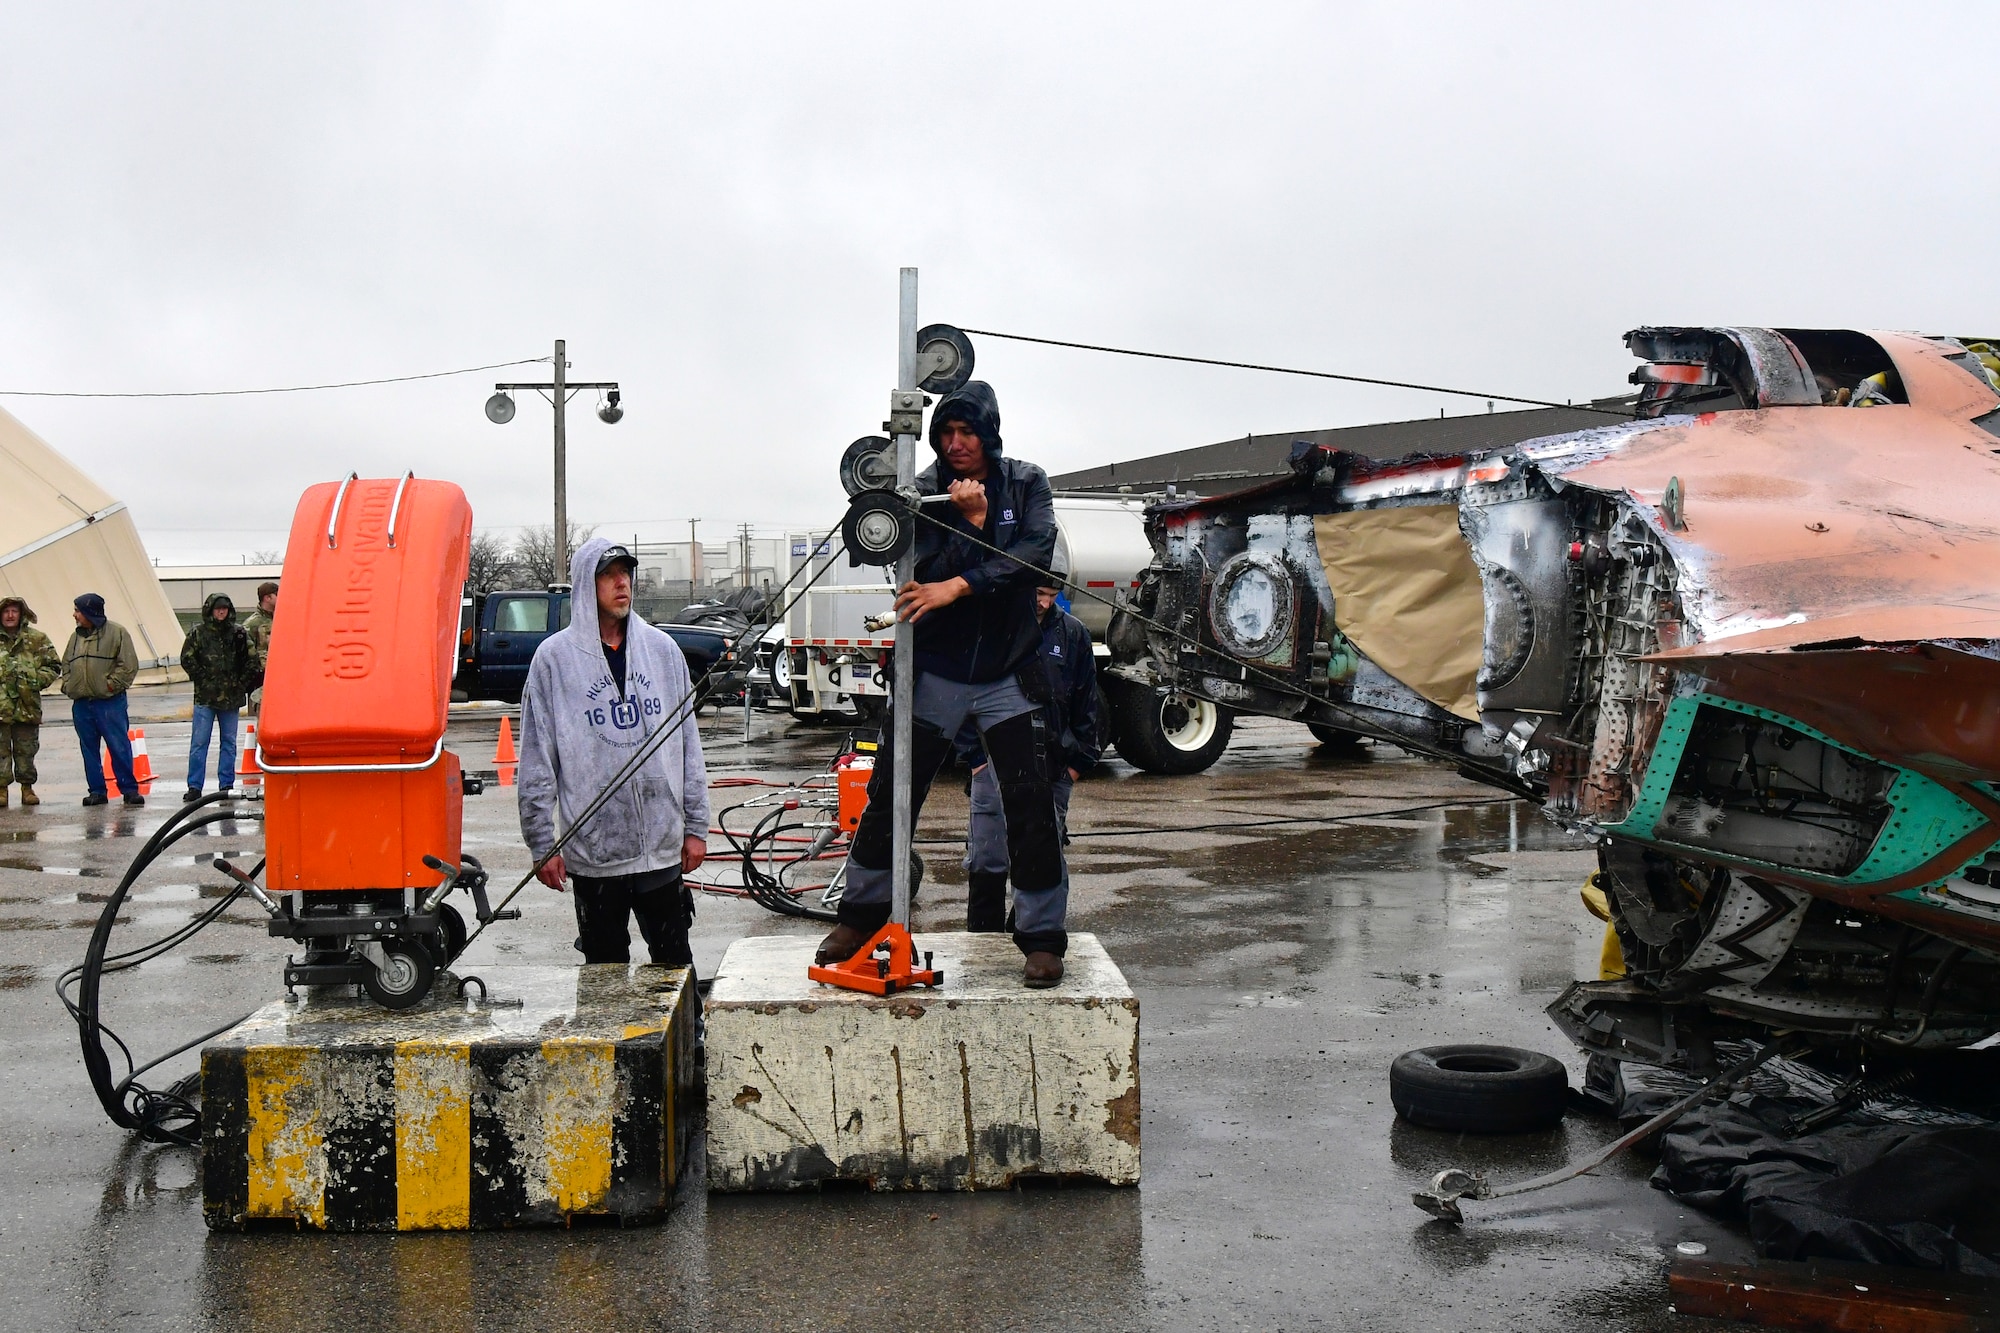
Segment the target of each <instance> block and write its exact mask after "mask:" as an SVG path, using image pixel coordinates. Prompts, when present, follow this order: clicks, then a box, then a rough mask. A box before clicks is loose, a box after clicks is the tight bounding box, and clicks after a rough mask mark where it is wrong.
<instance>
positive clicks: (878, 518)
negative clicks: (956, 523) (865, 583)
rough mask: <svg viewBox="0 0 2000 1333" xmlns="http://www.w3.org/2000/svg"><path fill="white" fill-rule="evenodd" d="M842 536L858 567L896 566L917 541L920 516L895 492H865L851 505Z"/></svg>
mask: <svg viewBox="0 0 2000 1333" xmlns="http://www.w3.org/2000/svg"><path fill="white" fill-rule="evenodd" d="M840 536H841V539H842V540H843V541H845V542H846V543H847V554H848V555H849V556H850V557H852V558H853V560H854V562H855V563H856V564H859V565H893V564H895V563H896V562H897V561H898V560H900V559H902V558H903V554H904V553H905V552H906V551H908V550H909V549H910V546H911V545H912V543H914V542H915V541H916V536H917V532H916V516H915V515H914V514H912V513H911V512H910V508H909V506H908V505H907V504H905V503H904V502H903V498H902V497H901V496H899V495H897V494H896V493H895V492H894V491H883V490H868V491H863V492H861V493H860V494H859V495H856V496H855V497H854V498H853V499H852V500H850V501H848V505H847V517H845V518H843V519H842V520H841V521H840Z"/></svg>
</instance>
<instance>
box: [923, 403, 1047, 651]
mask: <svg viewBox="0 0 2000 1333" xmlns="http://www.w3.org/2000/svg"><path fill="white" fill-rule="evenodd" d="M947 421H963V422H965V423H966V424H967V425H969V426H971V427H972V429H973V430H974V431H975V432H976V433H977V434H978V436H979V438H980V441H981V442H982V443H984V444H985V446H986V462H987V467H988V469H989V470H988V472H987V474H986V525H985V527H984V528H983V529H975V528H974V527H973V526H972V525H971V524H970V523H967V522H966V521H965V517H964V516H963V515H962V514H960V513H959V512H958V508H957V506H955V505H952V504H950V503H948V502H945V501H938V502H936V503H934V504H928V505H925V506H924V514H925V517H924V518H923V519H922V520H920V521H919V522H918V524H917V538H916V575H917V581H918V582H919V583H943V582H945V581H946V580H948V579H952V578H963V579H964V580H965V581H966V583H967V584H968V585H969V586H970V587H971V589H972V591H971V592H970V593H969V594H968V595H966V596H964V597H961V598H959V599H958V600H957V601H956V602H953V603H952V604H951V605H950V606H947V607H944V608H942V609H941V610H937V611H932V612H929V613H927V614H926V615H925V616H924V618H923V619H921V620H919V621H918V622H917V624H916V632H917V633H916V646H917V669H918V670H919V671H930V672H934V673H936V674H937V675H940V676H943V677H945V678H946V679H947V680H956V681H964V682H967V683H970V684H985V683H987V682H989V681H995V680H1000V679H1002V678H1003V677H1006V676H1010V675H1013V674H1015V673H1016V672H1018V671H1019V670H1020V669H1021V665H1022V663H1024V662H1026V661H1027V660H1028V659H1029V658H1030V657H1032V656H1033V655H1034V653H1035V650H1036V648H1037V647H1039V646H1040V644H1041V641H1042V629H1041V625H1040V623H1039V622H1038V620H1037V618H1036V616H1035V585H1036V584H1037V583H1039V582H1041V581H1042V577H1043V574H1042V571H1044V570H1046V569H1048V568H1049V565H1050V563H1051V562H1052V561H1053V560H1054V559H1055V554H1056V510H1055V496H1054V493H1053V492H1052V491H1051V490H1050V488H1049V478H1048V474H1047V473H1045V472H1043V471H1042V470H1041V469H1040V468H1038V467H1036V466H1035V465H1034V464H1033V463H1025V462H1022V461H1021V460H1020V459H1018V458H1008V457H1006V456H1004V455H1003V454H1002V453H1001V452H1000V403H999V400H998V399H996V398H995V397H994V395H993V390H992V389H991V388H990V387H988V386H987V385H986V384H984V383H982V382H980V381H979V380H974V381H972V382H971V383H970V384H967V385H966V386H965V387H964V388H962V389H959V390H957V391H956V392H954V393H949V394H946V395H945V397H944V400H943V401H942V402H940V403H939V404H938V405H937V408H936V410H935V411H933V412H932V413H931V448H933V449H936V448H937V441H938V435H939V432H940V430H941V429H942V427H943V425H944V423H945V422H947ZM954 480H957V477H956V474H954V473H953V472H952V471H951V469H950V468H948V467H946V466H945V462H944V459H943V458H942V457H940V458H939V459H938V461H937V462H935V463H933V464H931V466H930V467H928V468H926V469H925V470H924V471H923V472H922V473H921V474H919V476H918V477H917V489H918V490H919V491H921V492H922V493H923V494H925V495H936V494H938V493H940V492H942V491H943V490H945V489H946V487H948V486H949V485H950V484H951V483H952V482H953V481H954ZM934 519H935V520H937V521H936V522H933V521H931V520H934ZM989 548H998V553H996V552H995V550H993V549H989Z"/></svg>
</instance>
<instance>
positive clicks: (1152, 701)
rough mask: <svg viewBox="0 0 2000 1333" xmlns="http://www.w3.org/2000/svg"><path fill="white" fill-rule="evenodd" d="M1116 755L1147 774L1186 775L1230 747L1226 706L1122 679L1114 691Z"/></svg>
mask: <svg viewBox="0 0 2000 1333" xmlns="http://www.w3.org/2000/svg"><path fill="white" fill-rule="evenodd" d="M1110 699H1111V733H1112V735H1114V736H1116V737H1117V738H1118V740H1117V742H1116V743H1117V746H1118V753H1119V755H1120V756H1122V757H1123V758H1124V759H1125V761H1126V762H1127V763H1129V764H1131V765H1132V766H1133V767H1135V768H1140V769H1143V770H1145V771H1146V772H1148V773H1164V774H1172V775H1177V776H1178V775H1183V774H1188V773H1200V772H1202V771H1204V770H1205V769H1207V768H1209V767H1210V766H1211V765H1213V764H1214V763H1215V761H1216V760H1217V759H1220V758H1221V757H1222V752H1223V751H1224V750H1225V749H1227V748H1228V747H1229V733H1230V732H1231V731H1232V730H1233V729H1234V726H1235V720H1234V718H1233V717H1232V716H1231V715H1230V712H1229V710H1228V709H1226V708H1224V707H1223V706H1222V705H1220V704H1217V703H1212V702H1210V701H1209V700H1207V699H1197V698H1195V697H1194V696H1193V695H1188V694H1169V695H1165V696H1162V695H1158V694H1155V693H1153V691H1152V690H1150V689H1148V688H1146V687H1145V686H1143V685H1132V684H1128V683H1124V682H1120V683H1119V684H1118V685H1117V687H1116V688H1114V689H1113V690H1111V692H1110Z"/></svg>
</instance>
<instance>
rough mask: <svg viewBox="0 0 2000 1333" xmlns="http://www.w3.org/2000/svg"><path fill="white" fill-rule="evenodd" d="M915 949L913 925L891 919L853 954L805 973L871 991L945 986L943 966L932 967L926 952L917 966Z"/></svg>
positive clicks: (885, 992)
mask: <svg viewBox="0 0 2000 1333" xmlns="http://www.w3.org/2000/svg"><path fill="white" fill-rule="evenodd" d="M916 952H917V950H916V945H915V944H913V943H912V942H911V940H910V928H909V927H908V926H905V925H899V924H898V923H896V922H894V921H891V922H890V923H889V924H888V925H886V926H884V927H882V929H880V930H878V931H876V932H875V933H874V934H873V935H871V936H869V938H868V943H866V944H864V945H862V946H861V947H860V948H859V949H858V950H856V951H855V954H854V957H852V958H850V959H848V960H847V961H846V962H844V963H831V964H828V965H826V966H821V965H820V964H818V963H814V964H812V965H811V966H810V967H808V968H806V977H807V978H808V979H809V980H812V981H822V982H825V983H826V984H827V985H829V986H842V987H845V988H846V989H848V990H859V991H867V992H868V993H869V994H871V995H894V994H895V993H896V992H897V991H899V990H908V989H909V988H910V987H912V986H942V985H943V984H944V969H942V968H933V967H932V966H931V965H930V963H931V956H930V955H929V954H925V955H924V965H923V966H922V967H918V966H916V961H917V959H916Z"/></svg>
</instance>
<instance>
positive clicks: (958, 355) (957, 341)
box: [917, 324, 972, 394]
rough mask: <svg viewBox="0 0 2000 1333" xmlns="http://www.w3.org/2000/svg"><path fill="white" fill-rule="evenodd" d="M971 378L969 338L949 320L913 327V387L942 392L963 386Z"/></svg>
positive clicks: (937, 392) (927, 391)
mask: <svg viewBox="0 0 2000 1333" xmlns="http://www.w3.org/2000/svg"><path fill="white" fill-rule="evenodd" d="M971 378H972V339H970V338H968V337H966V336H965V334H964V332H963V331H962V330H960V329H955V328H953V327H952V326H951V325H949V324H929V325H926V326H924V327H923V328H921V329H918V330H917V387H918V388H919V389H922V390H923V391H924V392H925V393H936V394H946V393H951V392H952V391H953V390H955V389H962V388H964V387H965V383H966V381H967V380H969V379H971Z"/></svg>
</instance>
